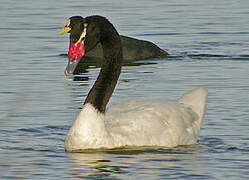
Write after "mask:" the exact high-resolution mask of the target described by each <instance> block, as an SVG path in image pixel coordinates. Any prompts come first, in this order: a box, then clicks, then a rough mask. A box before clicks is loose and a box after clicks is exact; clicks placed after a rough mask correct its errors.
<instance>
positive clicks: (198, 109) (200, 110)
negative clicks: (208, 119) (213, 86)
mask: <svg viewBox="0 0 249 180" xmlns="http://www.w3.org/2000/svg"><path fill="white" fill-rule="evenodd" d="M207 94H208V92H207V90H206V89H204V88H197V89H194V90H191V91H189V92H187V93H186V94H184V95H183V96H182V97H181V98H180V99H179V100H178V102H179V103H181V104H184V105H185V106H186V107H190V108H191V109H192V110H193V111H194V112H195V113H197V114H198V116H199V119H198V122H199V123H200V124H201V123H202V120H203V117H204V113H205V109H206V101H207Z"/></svg>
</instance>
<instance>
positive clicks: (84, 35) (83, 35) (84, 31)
mask: <svg viewBox="0 0 249 180" xmlns="http://www.w3.org/2000/svg"><path fill="white" fill-rule="evenodd" d="M86 28H87V24H86V23H85V24H84V30H83V32H82V33H81V35H80V38H79V40H78V41H77V42H76V44H78V43H79V42H80V41H82V39H83V38H84V37H86ZM82 43H83V44H84V40H83V41H82Z"/></svg>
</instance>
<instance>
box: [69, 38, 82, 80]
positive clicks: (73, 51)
mask: <svg viewBox="0 0 249 180" xmlns="http://www.w3.org/2000/svg"><path fill="white" fill-rule="evenodd" d="M84 55H85V46H84V42H82V41H81V42H78V43H75V44H70V47H69V51H68V54H67V56H68V61H67V66H66V69H65V72H64V73H65V75H66V76H70V75H72V74H73V73H74V70H75V69H76V67H77V65H78V63H79V62H80V60H81V58H82V57H83V56H84Z"/></svg>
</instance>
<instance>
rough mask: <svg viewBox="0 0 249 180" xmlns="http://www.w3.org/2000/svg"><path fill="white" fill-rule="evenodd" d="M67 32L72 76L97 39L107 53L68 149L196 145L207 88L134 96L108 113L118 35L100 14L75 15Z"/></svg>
mask: <svg viewBox="0 0 249 180" xmlns="http://www.w3.org/2000/svg"><path fill="white" fill-rule="evenodd" d="M77 31H80V34H78V33H76V32H77ZM66 32H68V33H70V47H69V53H68V57H69V62H68V65H67V66H68V67H67V68H66V72H65V74H66V75H68V74H72V73H73V70H74V69H75V66H77V64H78V61H79V60H80V59H81V57H82V56H83V59H84V55H85V53H87V52H89V51H90V50H92V49H93V48H94V47H96V45H97V44H98V43H101V46H102V48H103V56H104V58H103V62H102V66H101V70H100V73H99V76H98V77H97V80H96V81H95V83H94V85H93V87H92V88H91V90H90V92H89V94H88V95H87V98H86V100H85V102H84V105H83V108H82V110H81V112H80V113H79V115H78V117H77V119H76V120H75V121H74V123H73V125H72V127H71V128H70V130H69V132H68V135H67V137H66V141H65V148H66V150H67V151H70V152H74V151H81V150H85V149H96V148H116V147H122V146H165V147H175V146H178V145H189V144H195V143H197V140H198V136H199V133H200V126H201V123H202V120H203V117H204V112H205V105H206V98H207V91H206V89H204V88H197V89H194V90H192V91H189V92H188V93H186V94H184V95H183V96H182V97H181V98H180V99H179V100H177V101H175V102H171V101H164V102H158V101H145V100H133V101H130V102H128V103H126V104H121V105H118V106H115V107H113V108H111V109H109V110H108V111H107V112H106V105H107V103H108V101H109V99H110V98H111V95H112V93H113V91H114V89H115V86H116V84H117V81H118V78H119V75H120V73H121V64H122V60H123V48H122V43H121V39H120V36H119V34H118V32H117V31H116V29H115V28H114V26H113V25H112V24H111V23H110V22H109V21H108V20H107V19H106V18H104V17H101V16H89V17H86V18H82V17H79V16H77V17H71V18H70V20H69V21H68V22H67V24H66V26H65V27H64V28H63V29H62V31H61V34H64V33H66Z"/></svg>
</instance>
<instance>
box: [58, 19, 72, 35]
mask: <svg viewBox="0 0 249 180" xmlns="http://www.w3.org/2000/svg"><path fill="white" fill-rule="evenodd" d="M69 25H70V20H68V21H67V24H66V25H65V27H64V28H62V29H61V31H60V35H63V34H66V33H68V32H69V31H71V28H70V27H69Z"/></svg>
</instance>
